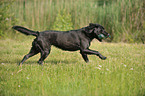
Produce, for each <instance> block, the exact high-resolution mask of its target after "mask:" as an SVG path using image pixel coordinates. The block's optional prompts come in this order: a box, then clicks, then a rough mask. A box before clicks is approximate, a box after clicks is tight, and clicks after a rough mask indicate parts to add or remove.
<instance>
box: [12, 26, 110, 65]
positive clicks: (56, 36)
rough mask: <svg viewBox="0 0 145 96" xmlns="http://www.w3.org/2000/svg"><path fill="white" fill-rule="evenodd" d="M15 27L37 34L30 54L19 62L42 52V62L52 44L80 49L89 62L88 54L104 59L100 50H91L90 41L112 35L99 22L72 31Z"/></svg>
mask: <svg viewBox="0 0 145 96" xmlns="http://www.w3.org/2000/svg"><path fill="white" fill-rule="evenodd" d="M13 29H15V30H17V31H19V32H21V33H23V34H25V35H33V36H36V39H34V41H33V43H32V48H31V50H30V52H29V54H27V55H25V56H24V58H23V60H22V61H21V62H20V63H19V64H23V63H24V61H25V60H27V59H28V58H30V57H32V56H34V55H36V54H38V53H39V52H40V53H41V57H40V59H39V61H38V63H39V64H42V63H43V61H44V59H45V58H46V57H47V56H48V55H49V53H50V50H51V45H54V46H56V47H58V48H60V49H62V50H67V51H77V50H80V54H81V55H82V57H83V59H84V60H85V62H88V61H89V59H88V57H87V55H91V54H93V55H97V56H99V58H101V59H102V60H105V59H106V57H104V56H103V55H101V54H100V53H99V52H98V51H94V50H90V49H89V46H90V42H91V41H92V40H93V39H94V38H96V39H98V40H99V41H100V42H101V41H102V39H103V37H104V38H107V37H109V36H110V35H109V34H108V33H107V32H106V31H105V29H104V27H103V26H101V25H99V24H93V23H90V24H89V26H87V27H84V28H82V29H78V30H71V31H52V30H50V31H43V32H38V31H31V30H29V29H26V28H24V27H21V26H13Z"/></svg>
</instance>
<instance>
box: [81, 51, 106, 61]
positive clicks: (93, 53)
mask: <svg viewBox="0 0 145 96" xmlns="http://www.w3.org/2000/svg"><path fill="white" fill-rule="evenodd" d="M82 52H83V53H85V54H90V55H97V56H99V58H101V59H102V60H105V59H106V58H107V57H105V56H103V55H101V54H100V53H99V52H98V51H94V50H90V49H84V50H82Z"/></svg>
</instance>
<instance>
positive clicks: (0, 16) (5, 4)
mask: <svg viewBox="0 0 145 96" xmlns="http://www.w3.org/2000/svg"><path fill="white" fill-rule="evenodd" d="M11 4H12V1H5V0H1V1H0V38H1V37H6V36H7V35H8V34H9V33H8V32H7V31H10V28H11V26H12V25H14V24H15V22H16V20H15V19H14V14H13V13H11V12H9V10H10V5H11Z"/></svg>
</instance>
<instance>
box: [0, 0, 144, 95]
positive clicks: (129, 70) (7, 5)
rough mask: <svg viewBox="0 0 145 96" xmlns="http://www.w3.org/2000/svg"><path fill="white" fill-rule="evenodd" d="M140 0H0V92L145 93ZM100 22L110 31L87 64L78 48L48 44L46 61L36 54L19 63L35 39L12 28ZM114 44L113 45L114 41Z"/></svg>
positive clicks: (96, 44) (52, 27)
mask: <svg viewBox="0 0 145 96" xmlns="http://www.w3.org/2000/svg"><path fill="white" fill-rule="evenodd" d="M144 5H145V2H144V0H0V96H145V76H144V72H145V71H144V67H145V54H144V53H145V45H144V42H145V38H144V37H145V21H144V20H145V14H144V13H145V10H144ZM89 23H99V24H101V25H103V26H104V27H105V29H106V30H107V32H108V33H110V34H111V39H107V40H105V41H104V42H102V43H100V42H98V41H97V40H94V41H93V42H92V44H91V49H94V50H98V51H99V52H100V53H102V54H103V55H104V56H106V57H107V59H106V60H104V61H103V60H100V59H99V58H98V57H97V56H93V55H90V56H89V60H90V62H89V63H85V62H84V60H83V59H82V57H81V55H80V53H79V51H77V52H67V51H62V50H60V49H57V48H55V47H52V50H51V53H50V55H49V56H48V58H47V59H46V60H45V62H44V65H43V66H40V65H39V64H37V60H38V59H39V57H40V54H38V55H36V56H34V57H32V58H30V59H29V60H27V61H26V62H25V63H24V64H23V65H22V66H18V63H19V62H20V61H21V59H22V58H23V56H24V55H25V54H27V53H28V52H29V50H30V48H31V43H32V41H33V39H34V37H32V36H25V35H22V34H20V33H19V32H16V31H14V30H12V26H14V25H21V26H25V27H27V28H29V29H33V30H38V31H44V30H72V29H79V28H82V27H85V26H88V24H89ZM116 42H117V43H116Z"/></svg>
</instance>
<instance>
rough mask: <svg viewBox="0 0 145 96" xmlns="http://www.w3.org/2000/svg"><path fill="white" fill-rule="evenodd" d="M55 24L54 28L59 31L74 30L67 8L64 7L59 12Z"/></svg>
mask: <svg viewBox="0 0 145 96" xmlns="http://www.w3.org/2000/svg"><path fill="white" fill-rule="evenodd" d="M53 25H54V26H53V30H59V31H66V30H72V29H73V27H72V26H73V24H72V20H71V15H70V14H69V13H66V10H65V9H63V10H62V11H60V12H59V13H58V15H57V17H56V20H55V22H54V24H53Z"/></svg>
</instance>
